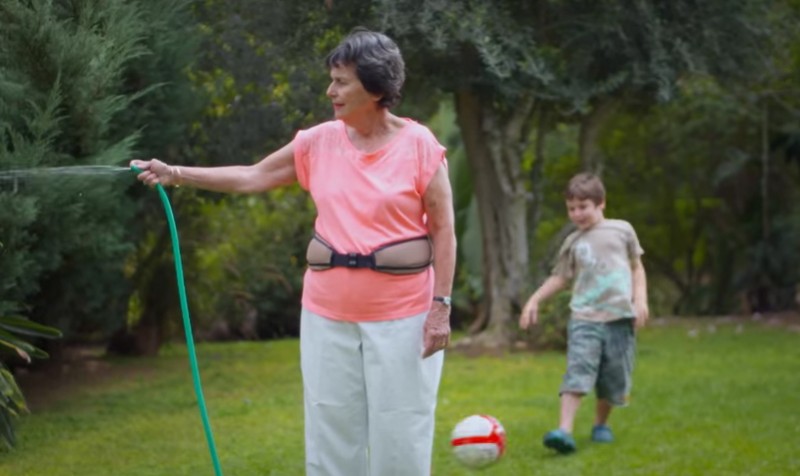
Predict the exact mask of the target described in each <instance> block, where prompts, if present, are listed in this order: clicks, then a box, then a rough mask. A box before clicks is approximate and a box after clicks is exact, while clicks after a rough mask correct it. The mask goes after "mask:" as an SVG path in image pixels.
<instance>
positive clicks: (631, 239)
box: [553, 219, 644, 322]
mask: <svg viewBox="0 0 800 476" xmlns="http://www.w3.org/2000/svg"><path fill="white" fill-rule="evenodd" d="M643 253H644V251H643V250H642V247H641V246H640V245H639V239H638V238H637V237H636V232H635V231H634V229H633V227H632V226H631V224H630V223H628V222H626V221H624V220H609V219H605V220H603V221H601V222H599V223H597V224H596V225H594V226H593V227H591V228H589V229H588V230H577V231H575V232H573V233H572V234H570V235H569V236H568V237H567V239H566V240H564V244H563V245H562V246H561V250H560V251H559V253H558V260H557V262H556V265H555V267H554V268H553V274H554V275H557V276H560V277H561V278H563V279H565V280H567V281H573V285H572V299H571V300H570V309H571V311H572V318H573V319H581V320H585V321H596V322H609V321H614V320H617V319H625V318H633V317H635V315H636V314H635V312H634V310H633V276H632V273H631V264H632V263H634V262H636V261H638V260H639V258H640V256H641V255H642V254H643Z"/></svg>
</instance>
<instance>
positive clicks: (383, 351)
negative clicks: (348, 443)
mask: <svg viewBox="0 0 800 476" xmlns="http://www.w3.org/2000/svg"><path fill="white" fill-rule="evenodd" d="M426 318H427V313H422V314H418V315H416V316H412V317H408V318H405V319H396V320H391V321H381V322H366V323H362V324H359V328H360V329H361V332H362V336H363V342H364V374H365V379H366V380H365V382H366V390H367V401H368V408H369V410H368V412H369V413H368V415H369V468H370V472H369V474H370V475H371V476H426V475H429V474H430V471H431V458H432V451H433V434H434V423H435V410H436V396H437V393H438V390H439V381H440V379H441V375H442V365H443V363H444V352H437V353H435V354H433V355H432V356H430V357H428V358H427V359H423V358H422V350H423V341H422V335H423V325H424V323H425V319H426Z"/></svg>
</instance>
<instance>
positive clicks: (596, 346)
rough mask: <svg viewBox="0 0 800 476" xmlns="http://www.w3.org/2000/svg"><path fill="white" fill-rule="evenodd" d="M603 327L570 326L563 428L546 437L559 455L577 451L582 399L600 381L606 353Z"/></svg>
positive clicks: (575, 322) (582, 323) (576, 322)
mask: <svg viewBox="0 0 800 476" xmlns="http://www.w3.org/2000/svg"><path fill="white" fill-rule="evenodd" d="M602 331H603V325H602V324H600V323H596V322H587V321H580V320H571V321H570V322H569V326H568V331H567V332H568V339H567V371H566V373H565V374H564V381H563V382H562V384H561V389H560V391H559V394H560V396H561V413H560V418H559V425H558V426H559V428H558V429H556V430H553V431H550V432H548V433H547V434H545V436H544V445H545V446H547V447H548V448H552V449H555V450H556V451H558V452H559V453H571V452H572V451H574V450H575V440H574V438H573V437H572V431H573V428H574V425H575V414H576V413H577V411H578V408H579V407H580V404H581V398H582V397H583V396H584V395H585V394H586V393H588V392H589V391H591V389H592V388H594V386H595V382H596V380H597V371H598V369H599V366H600V356H601V351H602Z"/></svg>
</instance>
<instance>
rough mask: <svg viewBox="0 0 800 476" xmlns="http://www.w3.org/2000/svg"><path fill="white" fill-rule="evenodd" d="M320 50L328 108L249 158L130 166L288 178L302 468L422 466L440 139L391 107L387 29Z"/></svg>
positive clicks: (395, 67)
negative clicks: (301, 203)
mask: <svg viewBox="0 0 800 476" xmlns="http://www.w3.org/2000/svg"><path fill="white" fill-rule="evenodd" d="M325 62H326V65H327V67H328V69H329V71H330V77H331V83H330V86H328V90H327V95H328V97H329V98H330V100H331V103H332V105H333V111H334V116H335V118H334V120H331V121H329V122H325V123H322V124H319V125H317V126H314V127H311V128H309V129H306V130H302V131H299V132H298V133H297V135H296V136H295V138H294V140H293V141H292V142H290V143H289V144H287V145H285V146H284V147H282V148H281V149H279V150H277V151H275V152H273V153H271V154H270V155H268V156H267V157H265V158H264V159H262V160H261V161H260V162H258V163H256V164H254V165H248V166H230V167H185V166H171V165H167V164H165V163H163V162H161V161H159V160H157V159H152V160H149V161H133V162H132V165H135V166H137V167H139V168H140V169H142V171H143V172H142V173H141V174H140V175H139V179H140V180H142V181H143V182H145V183H147V184H149V185H154V184H156V183H161V184H163V185H185V186H193V187H197V188H201V189H205V190H212V191H218V192H229V193H256V192H263V191H266V190H270V189H273V188H275V187H278V186H281V185H286V184H290V183H293V182H295V181H297V182H299V184H300V186H301V187H303V189H305V190H308V191H309V192H310V193H311V197H312V198H313V200H314V203H315V205H316V209H317V218H316V221H315V224H314V232H313V238H312V240H311V242H310V243H309V247H308V255H307V258H308V261H309V268H308V270H307V271H306V274H305V277H304V281H303V297H302V313H301V316H300V319H301V325H300V329H301V331H300V353H301V369H302V374H303V387H304V401H305V443H306V474H307V475H309V476H316V475H319V476H323V475H325V476H361V475H371V476H391V475H394V476H402V475H407V476H424V475H427V474H430V467H431V452H432V447H433V433H434V413H435V408H436V397H437V392H438V387H439V381H440V377H441V371H442V364H443V359H444V357H443V352H440V351H442V350H443V349H444V348H445V347H447V345H448V342H449V338H450V292H451V290H452V281H453V273H454V268H455V250H456V240H455V233H454V223H453V222H454V218H453V205H452V192H451V189H450V182H449V179H448V175H447V168H446V159H445V149H444V147H442V145H440V144H439V142H438V141H437V140H436V138H435V137H434V136H433V134H431V132H430V131H429V130H428V129H427V128H426V127H424V126H422V125H420V124H418V123H417V122H415V121H413V120H411V119H408V118H403V117H398V116H396V115H394V114H392V113H391V112H390V108H391V107H392V106H394V105H395V104H397V103H398V101H399V99H400V91H401V88H402V86H403V82H404V80H405V72H404V68H405V65H404V62H403V58H402V56H401V53H400V50H399V48H398V47H397V45H396V44H395V43H394V42H393V41H392V40H391V39H390V38H388V37H387V36H385V35H383V34H381V33H377V32H371V31H367V30H363V29H357V30H354V31H353V32H352V33H351V34H350V35H349V36H347V37H346V38H345V39H344V40H343V41H342V42H341V43H340V44H339V45H338V46H337V47H336V48H335V49H334V50H333V51H331V52H330V53H329V54H328V56H327V58H326V61H325ZM431 265H432V266H431Z"/></svg>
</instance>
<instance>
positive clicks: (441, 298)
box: [433, 296, 452, 306]
mask: <svg viewBox="0 0 800 476" xmlns="http://www.w3.org/2000/svg"><path fill="white" fill-rule="evenodd" d="M433 300H434V301H438V302H440V303H442V304H444V305H445V306H449V305H450V303H451V302H452V299H451V298H450V296H434V297H433Z"/></svg>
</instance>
